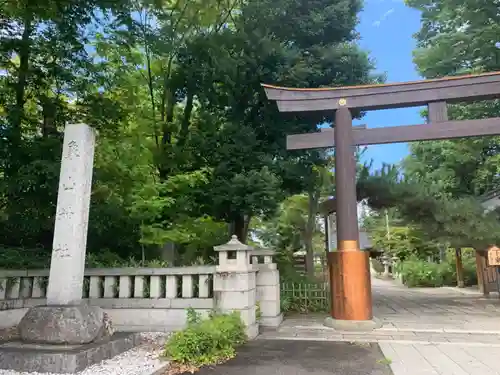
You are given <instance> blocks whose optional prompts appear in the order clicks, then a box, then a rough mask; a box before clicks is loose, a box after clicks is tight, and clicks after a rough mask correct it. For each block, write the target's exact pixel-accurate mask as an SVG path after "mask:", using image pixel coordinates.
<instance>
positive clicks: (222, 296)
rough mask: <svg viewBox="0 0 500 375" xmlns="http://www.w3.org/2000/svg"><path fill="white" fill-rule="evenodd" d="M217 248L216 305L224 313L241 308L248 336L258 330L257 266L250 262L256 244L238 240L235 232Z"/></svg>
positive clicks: (256, 333)
mask: <svg viewBox="0 0 500 375" xmlns="http://www.w3.org/2000/svg"><path fill="white" fill-rule="evenodd" d="M214 250H215V251H217V252H218V253H219V264H218V265H217V267H216V270H215V275H214V299H215V303H216V308H217V309H219V310H220V311H221V312H223V313H228V312H231V311H238V312H239V313H240V314H241V320H242V321H243V323H245V325H246V327H247V329H246V333H247V336H248V338H250V339H253V338H254V337H256V336H257V335H258V333H259V326H258V324H257V319H256V307H257V293H256V289H257V281H256V273H257V269H256V268H255V267H254V266H253V265H252V264H251V261H250V256H251V253H252V251H253V250H254V248H253V247H251V246H248V245H245V244H243V243H241V242H240V241H238V238H237V237H236V236H234V235H233V236H232V238H231V240H230V241H229V242H228V243H226V244H224V245H220V246H215V247H214Z"/></svg>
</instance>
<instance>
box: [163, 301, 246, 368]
mask: <svg viewBox="0 0 500 375" xmlns="http://www.w3.org/2000/svg"><path fill="white" fill-rule="evenodd" d="M246 339H247V337H246V334H245V325H244V324H243V322H242V321H241V317H240V314H239V313H237V312H233V313H231V314H217V313H213V314H211V316H210V317H209V318H208V319H202V318H201V316H200V315H199V314H198V313H196V312H195V311H194V310H193V309H189V310H188V326H187V328H186V329H184V330H182V331H179V332H176V333H174V334H173V335H172V336H171V337H170V339H169V340H168V342H167V344H166V346H165V356H166V357H168V358H169V359H170V360H172V361H173V362H175V363H178V364H186V365H192V366H195V367H201V366H206V365H213V364H218V363H222V362H224V361H226V360H228V359H230V358H233V357H234V355H235V354H236V351H235V350H236V347H238V346H239V345H241V344H243V343H244V342H245V341H246Z"/></svg>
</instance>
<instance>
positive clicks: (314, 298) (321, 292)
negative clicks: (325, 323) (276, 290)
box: [281, 282, 330, 313]
mask: <svg viewBox="0 0 500 375" xmlns="http://www.w3.org/2000/svg"><path fill="white" fill-rule="evenodd" d="M281 308H282V310H283V311H284V312H285V313H286V312H298V313H312V312H327V311H329V310H330V288H329V286H328V283H325V282H318V283H305V282H304V283H282V284H281Z"/></svg>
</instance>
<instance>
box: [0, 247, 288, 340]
mask: <svg viewBox="0 0 500 375" xmlns="http://www.w3.org/2000/svg"><path fill="white" fill-rule="evenodd" d="M216 251H217V252H218V253H219V263H218V265H215V266H193V267H176V268H107V269H87V270H85V278H84V287H83V291H82V298H83V300H82V303H87V304H89V305H93V306H99V307H101V308H103V309H104V310H105V311H106V312H107V313H108V314H109V316H110V318H111V320H112V322H113V325H114V327H115V328H116V329H117V330H120V331H164V332H168V331H174V330H178V329H181V328H183V327H184V326H185V324H186V309H187V308H193V309H195V310H196V311H198V312H201V313H202V314H204V315H206V314H208V312H209V311H211V310H214V309H216V310H218V311H222V312H228V311H233V310H237V311H240V313H241V316H242V319H243V321H244V322H245V324H246V325H247V327H248V334H249V336H250V337H254V336H256V335H257V332H258V326H259V324H260V325H262V326H273V327H276V326H278V325H279V324H280V323H281V320H282V314H281V311H280V294H279V293H280V290H279V273H278V270H277V268H276V264H275V263H273V259H272V256H273V252H272V251H270V250H255V249H253V248H251V247H250V246H247V245H244V244H242V243H240V242H239V241H238V240H237V239H236V238H234V237H233V239H232V240H231V241H229V242H228V243H227V244H225V245H221V246H216ZM48 276H49V270H28V271H26V270H0V327H2V328H5V327H10V326H14V325H16V324H17V323H18V322H19V320H20V319H21V318H22V317H23V316H24V314H25V313H26V311H27V310H28V308H30V307H34V306H39V305H45V304H46V293H47V285H48ZM60 287H61V288H64V287H65V286H64V285H61V286H60Z"/></svg>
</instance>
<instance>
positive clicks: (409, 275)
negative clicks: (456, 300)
mask: <svg viewBox="0 0 500 375" xmlns="http://www.w3.org/2000/svg"><path fill="white" fill-rule="evenodd" d="M463 267H464V279H465V280H464V281H465V285H467V286H470V285H476V284H477V275H476V264H475V261H474V260H473V259H472V258H467V257H464V259H463ZM399 270H400V272H401V275H402V277H403V282H404V284H405V285H406V286H408V287H410V288H411V287H440V286H455V285H457V273H456V268H455V262H454V261H452V260H451V259H448V260H446V261H444V262H441V263H432V262H427V261H424V260H420V259H408V260H406V261H404V262H403V263H401V264H400V266H399Z"/></svg>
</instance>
